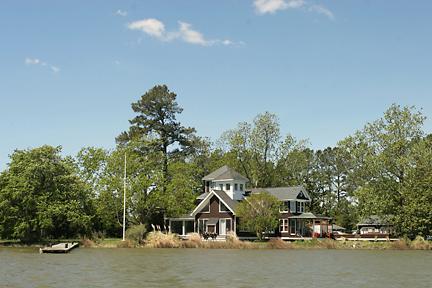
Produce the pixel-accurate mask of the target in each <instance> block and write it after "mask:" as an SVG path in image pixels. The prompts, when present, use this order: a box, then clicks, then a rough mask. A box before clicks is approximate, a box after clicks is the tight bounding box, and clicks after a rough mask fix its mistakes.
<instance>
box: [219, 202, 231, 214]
mask: <svg viewBox="0 0 432 288" xmlns="http://www.w3.org/2000/svg"><path fill="white" fill-rule="evenodd" d="M229 211H230V210H229V209H228V208H227V207H226V206H225V204H223V203H222V201H219V212H229Z"/></svg>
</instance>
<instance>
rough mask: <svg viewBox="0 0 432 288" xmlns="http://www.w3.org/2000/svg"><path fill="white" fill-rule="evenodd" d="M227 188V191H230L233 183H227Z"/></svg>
mask: <svg viewBox="0 0 432 288" xmlns="http://www.w3.org/2000/svg"><path fill="white" fill-rule="evenodd" d="M225 190H226V191H229V190H231V185H230V184H228V183H227V184H225Z"/></svg>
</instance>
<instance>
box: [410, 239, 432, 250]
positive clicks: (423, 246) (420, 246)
mask: <svg viewBox="0 0 432 288" xmlns="http://www.w3.org/2000/svg"><path fill="white" fill-rule="evenodd" d="M410 246H411V248H412V249H415V250H431V249H432V244H431V242H430V241H427V240H425V239H424V238H423V237H422V236H417V237H416V238H415V239H414V240H413V241H411V245H410Z"/></svg>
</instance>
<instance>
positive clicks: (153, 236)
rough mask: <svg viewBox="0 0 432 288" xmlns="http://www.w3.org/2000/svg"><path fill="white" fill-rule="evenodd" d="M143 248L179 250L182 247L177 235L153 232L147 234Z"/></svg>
mask: <svg viewBox="0 0 432 288" xmlns="http://www.w3.org/2000/svg"><path fill="white" fill-rule="evenodd" d="M145 247H150V248H180V247H182V240H181V239H180V238H179V237H178V236H177V234H173V233H167V234H165V233H162V232H160V231H153V232H150V233H148V234H147V237H146V240H145Z"/></svg>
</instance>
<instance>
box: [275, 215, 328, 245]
mask: <svg viewBox="0 0 432 288" xmlns="http://www.w3.org/2000/svg"><path fill="white" fill-rule="evenodd" d="M280 222H281V223H280V230H279V231H280V234H281V238H282V239H287V240H295V239H298V238H300V239H304V238H323V237H329V236H330V235H331V233H333V230H332V224H331V218H330V217H326V216H319V215H315V214H313V213H310V212H309V213H302V214H300V215H292V216H289V217H288V218H287V219H281V220H280Z"/></svg>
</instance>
